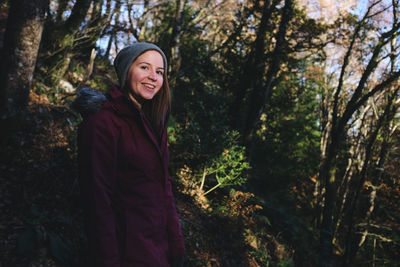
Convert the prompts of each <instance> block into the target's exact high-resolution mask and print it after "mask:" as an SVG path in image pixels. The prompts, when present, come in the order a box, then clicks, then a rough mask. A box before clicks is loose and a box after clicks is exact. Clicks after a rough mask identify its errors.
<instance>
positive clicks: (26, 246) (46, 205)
mask: <svg viewBox="0 0 400 267" xmlns="http://www.w3.org/2000/svg"><path fill="white" fill-rule="evenodd" d="M30 98H31V100H30V103H29V109H28V113H27V115H26V116H25V117H24V118H22V119H20V120H15V121H9V122H8V123H7V128H4V129H2V133H1V139H0V140H1V144H0V145H1V150H0V208H1V211H2V212H1V214H0V255H1V256H0V267H9V266H13V267H19V266H32V267H39V266H84V264H83V263H82V261H83V260H82V259H83V258H84V251H85V246H84V244H85V237H84V235H83V230H82V224H83V223H82V213H81V208H80V202H79V186H78V183H77V160H76V157H77V149H76V128H77V125H78V123H79V121H80V117H79V116H78V115H77V114H75V113H74V112H73V111H71V110H70V109H69V106H68V105H66V104H64V105H54V104H51V103H50V102H49V100H48V99H47V98H46V96H44V95H41V96H39V95H37V94H35V93H31V96H30ZM181 173H183V174H182V175H177V176H176V177H173V178H174V180H173V182H174V188H175V198H176V203H177V209H178V212H179V215H180V218H181V223H182V228H183V233H184V237H185V242H186V247H187V256H186V260H185V266H191V267H192V266H274V265H273V263H274V262H275V263H276V262H278V261H279V259H278V258H279V257H280V258H282V257H286V258H288V257H289V258H290V255H289V256H288V253H289V251H288V250H285V249H284V246H283V245H282V244H280V243H279V242H278V240H277V239H276V238H274V237H273V236H270V240H272V241H271V242H268V243H265V244H264V245H263V244H260V240H257V238H256V237H255V236H254V235H252V234H251V227H249V224H251V223H253V224H254V222H253V221H252V220H251V219H250V217H249V216H248V215H249V214H250V213H251V212H254V210H256V209H258V208H259V207H257V206H256V205H250V204H246V203H247V202H248V200H249V199H250V198H251V195H250V194H248V193H243V192H237V193H236V194H234V196H231V197H228V198H227V199H228V200H227V201H226V202H225V204H227V206H228V208H227V209H228V212H225V213H220V212H216V209H215V207H214V208H213V207H211V206H210V204H209V203H208V202H207V200H206V199H205V198H201V197H199V194H197V193H196V188H193V186H192V187H190V186H188V184H190V183H189V182H188V181H189V180H190V177H187V175H186V176H185V172H184V171H183V172H181ZM173 176H174V175H173ZM185 177H186V178H185ZM185 179H186V180H185ZM185 181H186V182H185ZM229 203H230V204H229ZM225 208H226V207H225ZM244 229H246V230H245V231H244ZM260 246H264V248H265V249H268V250H269V251H271V253H270V255H267V253H261V252H260V251H262V250H260V248H261V247H260ZM266 246H268V248H266ZM289 254H290V253H289ZM282 255H283V256H282ZM277 257H278V258H277ZM270 264H272V265H270ZM282 266H283V265H282ZM285 266H291V264H288V265H285Z"/></svg>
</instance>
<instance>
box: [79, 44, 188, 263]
mask: <svg viewBox="0 0 400 267" xmlns="http://www.w3.org/2000/svg"><path fill="white" fill-rule="evenodd" d="M114 67H115V70H116V73H117V76H118V80H119V86H118V87H116V86H115V87H113V88H111V90H110V91H109V93H108V94H107V97H106V98H105V97H104V96H103V95H100V96H99V95H98V94H96V93H93V91H90V90H89V91H86V93H85V91H84V90H83V91H81V92H80V95H78V99H77V100H76V103H75V106H77V105H78V106H81V107H80V109H81V110H83V111H84V112H83V117H84V119H83V121H82V123H81V125H80V126H79V131H78V150H79V165H80V168H79V169H80V183H81V188H82V196H83V198H84V199H83V200H84V203H85V213H86V214H87V232H88V239H89V248H90V256H91V259H92V264H93V266H95V267H100V266H107V267H109V266H110V267H111V266H113V267H114V266H115V267H116V266H121V267H130V266H132V267H136V266H157V267H159V266H160V267H161V266H181V265H182V261H183V255H184V254H185V248H184V243H183V236H182V232H181V229H180V225H179V221H178V216H177V212H176V208H175V205H174V198H173V195H172V191H171V182H170V179H169V174H168V161H169V152H168V147H167V133H166V127H165V126H166V120H167V116H168V112H169V110H170V89H169V87H168V81H167V76H166V72H167V60H166V57H165V55H164V53H163V52H162V50H161V49H160V48H159V47H158V46H156V45H154V44H150V43H135V44H133V45H130V46H128V47H125V48H124V49H122V50H121V51H120V52H119V53H118V55H117V57H116V58H115V60H114ZM99 100H100V102H101V107H100V109H99V110H98V111H95V112H94V109H93V107H90V106H89V107H88V106H84V103H86V104H87V103H89V104H90V105H95V103H96V101H97V103H98V101H99ZM103 101H104V102H103Z"/></svg>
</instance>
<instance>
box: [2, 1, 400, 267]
mask: <svg viewBox="0 0 400 267" xmlns="http://www.w3.org/2000/svg"><path fill="white" fill-rule="evenodd" d="M50 2H51V6H50V8H49V13H48V16H47V18H46V23H45V30H44V32H43V38H42V44H41V49H40V51H39V57H38V61H37V66H36V72H35V75H34V85H33V87H32V88H31V91H30V104H29V106H28V110H29V112H28V114H27V116H26V118H24V119H23V120H22V122H21V121H19V120H18V121H17V120H16V121H11V122H9V123H8V124H7V125H6V126H7V127H4V129H5V130H4V131H3V132H2V133H1V134H2V136H1V137H4V138H1V141H2V147H3V149H2V151H1V152H0V156H1V166H0V184H1V185H2V186H1V187H0V195H1V196H2V198H1V199H0V207H1V208H2V210H3V209H4V212H3V215H2V216H0V218H1V221H0V230H1V231H0V239H1V240H7V242H8V243H7V242H4V244H5V245H4V246H3V245H2V246H0V254H1V255H2V256H3V255H4V257H2V259H0V260H1V262H0V265H4V266H27V265H31V266H39V265H40V264H42V265H44V266H54V265H65V266H68V265H72V266H78V264H82V265H84V264H85V260H84V256H85V255H83V254H84V253H85V248H84V247H85V242H86V241H85V238H84V236H83V229H82V221H81V214H80V212H81V211H80V206H79V204H78V203H79V201H78V192H79V190H78V186H77V183H76V175H77V173H76V172H77V166H76V159H77V151H76V141H75V139H76V134H77V131H76V130H77V125H78V123H79V122H80V120H81V118H80V117H79V116H77V115H76V114H75V113H74V112H72V111H71V110H70V109H69V103H70V102H71V101H72V99H73V97H74V93H67V92H65V91H64V90H63V89H62V88H61V87H60V85H59V83H58V81H60V80H66V81H68V82H69V83H70V84H71V85H72V86H73V87H74V88H77V87H80V86H83V85H85V86H90V87H93V88H96V89H100V90H102V91H104V92H105V91H107V90H108V88H109V87H110V86H111V85H112V84H113V83H114V82H115V81H116V77H115V73H114V71H113V66H112V60H111V59H112V57H113V56H114V55H115V52H117V51H118V50H120V49H121V48H122V47H123V46H124V45H126V44H128V43H130V42H133V41H136V40H140V41H150V42H156V43H157V44H158V45H159V46H160V47H162V49H163V50H164V51H165V52H166V54H167V55H169V56H170V63H171V64H170V72H169V81H170V85H171V88H172V93H173V102H172V112H171V116H170V118H169V124H168V134H169V145H170V146H169V148H170V152H171V164H170V173H171V176H172V180H173V182H174V183H175V185H176V188H177V189H176V192H175V196H176V200H177V206H178V212H179V213H180V218H181V222H182V227H183V230H184V235H185V240H186V246H187V251H188V255H187V259H186V265H187V266H297V265H298V266H315V265H317V263H318V255H320V249H319V244H320V241H321V240H325V241H326V240H327V239H324V237H321V236H323V234H324V233H326V231H325V230H326V229H325V228H322V227H321V226H322V223H323V221H321V218H323V217H325V218H331V219H332V220H331V226H332V229H331V230H333V231H332V235H331V237H334V238H333V240H331V241H332V242H330V241H329V240H328V241H329V242H327V244H330V245H332V246H333V248H334V251H333V253H330V254H329V253H328V254H329V255H328V256H334V257H333V259H334V262H333V264H334V265H335V266H336V265H342V264H343V263H344V262H345V261H346V260H347V261H350V260H351V261H352V264H348V265H349V266H352V265H365V264H367V263H368V264H369V263H371V264H372V265H388V266H389V265H395V264H396V259H398V258H399V251H400V250H399V236H400V234H399V233H400V225H399V223H398V221H399V220H400V213H399V209H398V207H399V206H400V197H399V195H400V194H399V192H400V190H399V181H398V177H399V171H398V167H397V166H398V165H399V164H398V161H399V154H400V153H399V150H400V148H399V143H400V140H399V127H398V126H399V116H398V113H399V100H398V97H399V91H398V90H397V89H396V88H397V87H398V79H397V78H396V76H395V75H399V72H398V58H397V56H398V54H399V53H398V49H399V47H397V46H396V45H395V43H394V42H392V41H390V40H391V39H393V38H396V36H398V27H399V24H398V22H396V23H391V22H388V20H389V19H392V18H398V14H397V13H396V12H398V10H397V9H398V8H397V9H396V8H394V9H393V8H392V7H391V5H392V4H393V3H394V4H398V3H397V2H398V1H397V0H396V1H378V2H376V3H375V4H372V5H370V6H366V8H365V10H364V11H366V10H369V11H370V15H369V16H366V17H362V14H358V13H356V12H352V11H349V12H350V13H351V14H349V13H348V11H347V10H346V12H345V11H343V14H336V10H331V9H330V7H328V6H323V3H322V4H321V3H318V5H317V6H320V7H321V10H320V12H329V11H327V10H330V12H331V13H332V16H329V15H327V16H325V17H324V16H322V15H321V14H322V13H321V14H320V15H321V17H318V16H316V15H315V13H314V14H311V13H308V12H307V11H306V10H303V9H302V6H301V1H298V2H297V1H296V2H293V6H291V5H289V4H290V3H292V1H289V0H286V1H284V0H281V1H253V0H247V1H233V0H226V1H214V2H213V1H203V0H196V1H183V0H175V1H139V2H137V1H134V2H132V1H111V0H104V1H88V0H79V1H64V0H53V1H50ZM389 2H390V3H389ZM101 3H103V6H101ZM267 3H269V6H264V4H267ZM78 4H80V5H81V4H83V8H80V10H78V11H74V12H77V13H75V16H72V13H74V12H73V8H74V7H75V6H78ZM205 4H206V5H205ZM383 4H387V6H384V5H383ZM99 5H100V7H101V8H100V9H99ZM360 5H361V4H360ZM289 6H290V7H291V9H292V10H290V11H291V13H290V14H291V16H293V17H292V19H291V20H289V21H287V22H285V19H287V18H285V17H284V15H283V14H285V13H283V12H284V11H283V10H284V9H285V7H289ZM96 7H97V9H96ZM369 7H370V9H368V8H369ZM305 8H306V9H309V8H310V7H309V6H305ZM340 10H344V9H342V8H340ZM360 10H362V8H361V6H360V7H359V9H358V12H360ZM99 11H100V12H99ZM388 12H394V13H393V14H396V15H393V14H392V13H388ZM76 14H81V15H80V16H76ZM6 15H7V2H2V3H1V6H0V25H5V23H3V22H5V18H6ZM71 17H72V18H77V19H76V20H75V21H74V23H72V21H69V19H70V18H71ZM68 21H69V22H68ZM71 23H72V24H71ZM285 23H287V24H285ZM68 25H69V26H68ZM71 25H75V26H74V27H72V26H71ZM70 26H71V27H70ZM284 26H286V27H287V28H286V29H287V30H286V32H283V31H281V29H282V28H283V27H284ZM389 27H397V28H393V31H391V30H389V31H388V29H389ZM67 28H68V30H67ZM384 31H386V33H384V34H382V33H383V32H384ZM282 32H283V33H284V35H283V36H282V35H281V36H279V34H282ZM379 38H380V39H379ZM279 40H280V41H279ZM393 40H394V39H393ZM0 41H1V38H0ZM0 43H1V42H0ZM278 43H279V46H278V47H277V44H278ZM383 44H385V45H383ZM379 45H382V46H379ZM92 48H95V51H96V58H95V59H94V61H93V62H91V60H90V52H91V50H92ZM347 51H349V53H348V54H347V55H348V56H346V53H347ZM374 51H376V54H375V56H373V53H374ZM277 58H278V59H279V60H277V61H274V59H277ZM370 60H371V61H370ZM369 61H370V62H371V64H370V65H368V62H369ZM91 63H94V64H93V69H92V72H90V71H89V70H90V66H91ZM274 64H275V65H274ZM272 66H274V68H275V69H271V68H273V67H272ZM342 70H343V71H342ZM341 71H342V72H341ZM271 73H272V74H273V75H272V74H271ZM363 75H365V77H366V78H367V79H364V80H360V78H361V77H363ZM390 77H392V78H393V81H392V83H389V82H387V83H385V84H383V86H381V87H379V86H380V84H382V82H386V81H387V79H389V78H390ZM358 81H360V83H359V85H360V86H359V87H357V82H358ZM269 82H271V83H269ZM267 87H268V88H267ZM357 88H358V89H357ZM360 88H361V89H362V90H361V89H360ZM266 89H268V90H269V91H268V94H266V95H265V97H263V99H264V100H265V101H264V102H263V101H258V100H261V99H257V98H256V99H255V100H257V101H255V100H254V95H257V94H259V95H261V96H262V95H263V93H265V92H266ZM359 89H360V90H359ZM375 89H379V90H377V91H371V90H375ZM254 103H256V104H257V105H253V104H254ZM259 103H261V105H260V106H259ZM353 104H355V105H353ZM253 109H257V110H259V111H260V112H259V114H258V113H257V114H255V113H254V114H250V111H251V110H253ZM249 116H250V117H252V116H253V117H252V118H251V120H253V119H255V121H256V122H257V123H256V124H255V125H253V126H252V127H253V128H252V129H250V130H251V131H250V132H251V133H252V135H251V134H250V136H251V141H250V142H249V141H248V140H247V139H246V138H247V137H248V136H246V134H245V131H244V130H243V125H246V121H247V122H248V121H251V120H249ZM254 116H259V119H257V118H255V117H254ZM338 129H339V130H340V131H339V130H338ZM335 131H338V132H335ZM339 132H340V133H339ZM336 133H338V135H335V134H336ZM328 156H329V158H330V161H329V160H328V161H327V160H326V159H327V158H328ZM250 167H251V168H250ZM324 173H325V174H324ZM327 174H329V176H327ZM321 175H322V176H323V175H325V176H324V177H325V178H327V177H328V178H329V179H325V180H324V179H321V177H322V176H321ZM331 181H334V182H332V183H331ZM217 188H218V190H215V189H217ZM332 188H333V189H332ZM327 190H328V191H329V190H330V191H329V192H330V193H331V194H330V195H329V194H327ZM211 192H212V193H211ZM330 196H334V197H333V198H330ZM331 207H332V209H330V208H331ZM324 209H325V212H327V214H330V215H329V216H325V215H323V213H322V211H323V210H324ZM328 224H329V223H328ZM324 231H325V232H324ZM328 239H329V238H328ZM2 244H3V243H2ZM15 248H17V251H18V252H19V254H16V250H14V249H15ZM353 248H355V249H353Z"/></svg>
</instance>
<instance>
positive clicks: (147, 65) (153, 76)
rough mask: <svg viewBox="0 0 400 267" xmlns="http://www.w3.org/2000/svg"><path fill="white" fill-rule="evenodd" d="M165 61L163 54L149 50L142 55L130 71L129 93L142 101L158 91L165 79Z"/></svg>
mask: <svg viewBox="0 0 400 267" xmlns="http://www.w3.org/2000/svg"><path fill="white" fill-rule="evenodd" d="M163 75H164V62H163V57H162V56H161V54H160V53H159V52H157V51H154V50H149V51H147V52H145V53H143V54H142V55H140V56H139V57H138V58H137V59H136V60H135V62H134V63H133V64H132V65H131V67H130V68H129V71H128V79H127V80H128V85H129V87H130V89H131V90H130V91H129V95H130V97H133V98H134V99H135V100H137V101H138V102H139V103H142V102H143V100H150V99H152V98H153V97H154V95H155V94H157V93H158V91H159V90H160V88H161V86H162V85H163V80H164V77H163Z"/></svg>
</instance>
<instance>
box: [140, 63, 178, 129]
mask: <svg viewBox="0 0 400 267" xmlns="http://www.w3.org/2000/svg"><path fill="white" fill-rule="evenodd" d="M163 76H164V79H163V85H162V86H161V88H160V91H158V93H157V94H156V95H155V96H154V97H153V99H151V100H148V101H145V102H144V103H143V105H142V109H143V112H144V114H145V115H146V117H147V119H148V120H149V121H150V123H151V124H152V126H153V127H154V128H155V129H156V130H157V132H159V131H160V130H162V129H163V128H164V127H165V126H166V123H167V117H168V113H169V112H170V110H171V90H170V88H169V84H168V79H167V71H166V70H165V71H164V74H163Z"/></svg>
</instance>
